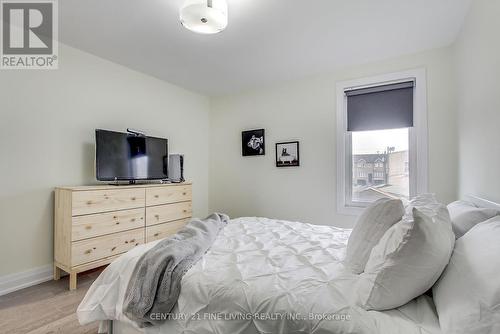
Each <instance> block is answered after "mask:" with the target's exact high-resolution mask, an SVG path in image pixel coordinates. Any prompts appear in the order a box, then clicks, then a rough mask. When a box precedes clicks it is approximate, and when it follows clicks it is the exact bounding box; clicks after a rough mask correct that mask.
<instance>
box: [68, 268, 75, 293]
mask: <svg viewBox="0 0 500 334" xmlns="http://www.w3.org/2000/svg"><path fill="white" fill-rule="evenodd" d="M69 289H70V290H76V272H73V271H72V272H70V273H69Z"/></svg>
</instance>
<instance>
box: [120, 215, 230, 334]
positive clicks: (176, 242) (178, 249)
mask: <svg viewBox="0 0 500 334" xmlns="http://www.w3.org/2000/svg"><path fill="white" fill-rule="evenodd" d="M228 221H229V217H228V216H227V215H225V214H219V213H214V214H212V215H210V216H208V217H207V218H206V219H204V220H200V219H193V220H191V221H190V222H189V223H188V224H187V225H186V226H185V227H183V228H182V229H181V230H180V231H179V232H177V234H175V235H173V236H172V237H170V238H166V239H165V240H163V241H160V242H159V243H158V244H157V245H156V246H154V247H153V248H151V249H150V250H149V251H148V252H146V253H144V254H143V255H142V257H141V259H140V260H139V261H138V262H137V265H136V266H135V268H134V271H133V273H132V276H131V278H130V281H129V284H128V286H127V291H126V293H125V300H124V304H123V313H124V314H125V315H126V316H127V317H128V318H129V319H131V320H133V321H135V322H136V323H137V324H138V325H139V326H140V327H146V326H152V325H154V324H161V323H163V322H164V321H165V320H166V315H167V314H169V313H170V312H171V311H172V309H173V308H174V306H175V304H176V303H177V299H178V298H179V294H180V290H181V280H182V277H183V276H184V274H185V273H186V272H187V271H188V270H189V268H191V267H192V266H193V265H194V264H195V263H196V262H198V260H199V259H200V258H201V257H202V256H203V254H205V252H206V251H207V250H208V249H209V248H210V246H212V244H213V243H214V241H215V238H216V237H217V234H218V233H219V231H220V230H221V229H222V228H223V227H224V226H225V225H226V224H227V222H228Z"/></svg>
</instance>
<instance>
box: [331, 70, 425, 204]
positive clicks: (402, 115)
mask: <svg viewBox="0 0 500 334" xmlns="http://www.w3.org/2000/svg"><path fill="white" fill-rule="evenodd" d="M337 164H338V166H337V208H338V211H339V212H340V213H344V214H358V213H360V212H361V211H362V209H363V208H364V207H366V206H367V205H368V204H370V203H371V202H373V201H374V200H377V199H379V198H382V197H390V198H406V199H408V198H411V197H413V196H415V195H416V194H419V193H423V192H426V191H427V173H428V172H427V111H426V81H425V71H424V70H412V71H406V72H402V73H393V74H388V75H383V76H380V77H373V78H366V79H361V80H353V81H349V82H341V83H338V84H337Z"/></svg>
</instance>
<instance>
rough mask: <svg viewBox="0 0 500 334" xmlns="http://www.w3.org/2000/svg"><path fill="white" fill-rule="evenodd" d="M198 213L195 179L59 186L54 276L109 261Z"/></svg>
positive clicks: (72, 281)
mask: <svg viewBox="0 0 500 334" xmlns="http://www.w3.org/2000/svg"><path fill="white" fill-rule="evenodd" d="M191 215H192V189H191V184H190V183H177V184H148V185H125V186H112V185H102V186H101V185H97V186H83V187H58V188H56V189H55V209H54V279H55V280H58V279H59V278H60V277H61V270H63V271H65V272H67V273H69V275H70V280H69V288H70V290H74V289H76V276H77V274H78V273H79V272H82V271H85V270H89V269H92V268H96V267H100V266H102V265H105V264H108V263H110V262H111V261H113V260H114V259H115V258H117V257H118V256H120V254H122V253H125V252H126V251H128V250H130V249H132V248H134V247H135V246H138V245H140V244H143V243H145V242H149V241H153V240H157V239H162V238H165V237H167V236H169V235H172V234H174V233H175V232H177V231H178V230H179V229H180V228H181V227H182V226H184V225H185V224H186V223H187V222H188V221H189V218H191Z"/></svg>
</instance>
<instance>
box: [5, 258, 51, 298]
mask: <svg viewBox="0 0 500 334" xmlns="http://www.w3.org/2000/svg"><path fill="white" fill-rule="evenodd" d="M52 268H53V267H52V265H50V264H49V265H46V266H42V267H38V268H34V269H30V270H27V271H23V272H20V273H14V274H9V275H5V276H0V296H3V295H6V294H8V293H11V292H14V291H16V290H20V289H24V288H27V287H30V286H33V285H36V284H40V283H43V282H47V281H50V280H51V279H52V278H53V276H52V275H53V272H52V270H53V269H52Z"/></svg>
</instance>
